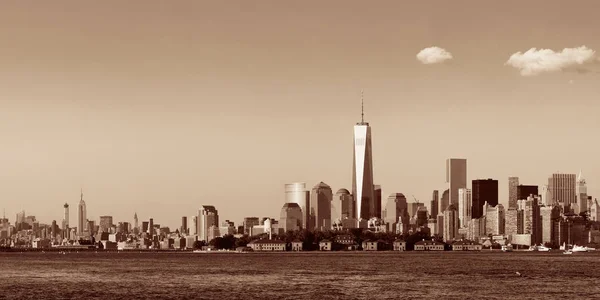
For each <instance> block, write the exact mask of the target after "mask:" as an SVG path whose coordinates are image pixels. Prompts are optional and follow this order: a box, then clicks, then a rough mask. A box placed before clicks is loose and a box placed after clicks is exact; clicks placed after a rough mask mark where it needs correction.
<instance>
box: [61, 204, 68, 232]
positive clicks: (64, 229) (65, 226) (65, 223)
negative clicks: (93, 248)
mask: <svg viewBox="0 0 600 300" xmlns="http://www.w3.org/2000/svg"><path fill="white" fill-rule="evenodd" d="M63 207H64V209H65V216H64V218H63V222H62V233H63V238H64V239H67V240H69V239H70V236H69V204H68V203H65V205H63Z"/></svg>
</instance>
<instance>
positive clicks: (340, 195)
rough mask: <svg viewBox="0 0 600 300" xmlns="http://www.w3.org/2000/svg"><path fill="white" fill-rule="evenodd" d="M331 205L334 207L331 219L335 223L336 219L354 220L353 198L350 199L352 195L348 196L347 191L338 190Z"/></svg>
mask: <svg viewBox="0 0 600 300" xmlns="http://www.w3.org/2000/svg"><path fill="white" fill-rule="evenodd" d="M333 204H334V205H333V206H334V207H335V209H334V211H335V215H334V214H333V211H332V216H331V218H332V219H334V221H337V219H339V220H340V221H343V220H351V219H355V218H356V214H355V213H354V198H352V195H350V192H349V191H348V190H347V189H339V190H338V191H337V193H335V196H334V197H333Z"/></svg>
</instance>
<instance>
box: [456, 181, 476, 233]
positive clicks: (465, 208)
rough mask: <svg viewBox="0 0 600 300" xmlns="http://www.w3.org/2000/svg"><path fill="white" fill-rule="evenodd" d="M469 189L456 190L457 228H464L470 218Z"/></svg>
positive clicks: (471, 195) (470, 198)
mask: <svg viewBox="0 0 600 300" xmlns="http://www.w3.org/2000/svg"><path fill="white" fill-rule="evenodd" d="M472 197H473V194H472V192H471V189H466V188H465V189H459V190H458V223H459V226H460V227H459V228H466V227H467V225H468V224H469V221H470V220H471V207H472V203H473V198H472Z"/></svg>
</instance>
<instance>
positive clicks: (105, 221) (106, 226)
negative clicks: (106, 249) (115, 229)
mask: <svg viewBox="0 0 600 300" xmlns="http://www.w3.org/2000/svg"><path fill="white" fill-rule="evenodd" d="M112 226H113V217H112V216H101V217H100V232H108V233H110V229H111V228H112Z"/></svg>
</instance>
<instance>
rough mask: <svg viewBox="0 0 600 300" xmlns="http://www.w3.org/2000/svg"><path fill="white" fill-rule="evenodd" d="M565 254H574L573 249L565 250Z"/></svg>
mask: <svg viewBox="0 0 600 300" xmlns="http://www.w3.org/2000/svg"><path fill="white" fill-rule="evenodd" d="M563 254H573V251H571V250H565V252H563Z"/></svg>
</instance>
